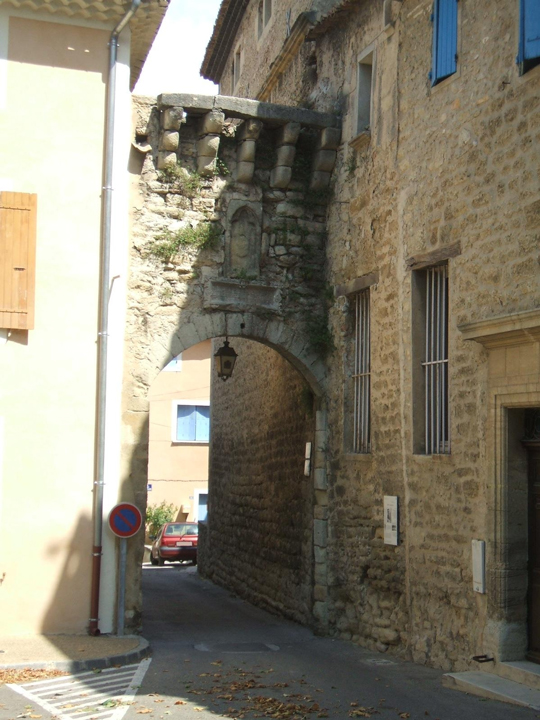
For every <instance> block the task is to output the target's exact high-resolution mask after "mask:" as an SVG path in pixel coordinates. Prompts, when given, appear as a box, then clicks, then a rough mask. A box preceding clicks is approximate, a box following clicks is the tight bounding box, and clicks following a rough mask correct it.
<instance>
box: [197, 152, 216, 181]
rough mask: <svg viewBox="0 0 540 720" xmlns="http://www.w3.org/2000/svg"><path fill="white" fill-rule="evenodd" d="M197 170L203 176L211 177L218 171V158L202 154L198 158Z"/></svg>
mask: <svg viewBox="0 0 540 720" xmlns="http://www.w3.org/2000/svg"><path fill="white" fill-rule="evenodd" d="M197 172H198V173H199V175H202V176H203V177H209V176H210V175H215V173H216V158H215V157H204V156H200V157H198V158H197Z"/></svg>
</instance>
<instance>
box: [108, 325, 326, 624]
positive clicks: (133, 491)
mask: <svg viewBox="0 0 540 720" xmlns="http://www.w3.org/2000/svg"><path fill="white" fill-rule="evenodd" d="M171 319H172V318H171ZM178 322H179V318H175V320H174V321H173V322H172V323H171V326H170V327H169V328H166V327H165V326H164V325H163V323H160V326H161V328H162V331H163V334H162V337H157V336H156V335H155V334H153V336H152V342H151V343H150V344H149V346H148V347H147V348H145V349H144V351H143V352H141V350H140V346H139V342H138V341H139V339H138V338H137V337H136V336H132V337H131V338H130V339H129V340H128V347H131V350H132V353H129V354H128V360H127V363H126V365H127V368H126V370H127V371H126V373H125V377H124V387H123V398H124V401H123V412H122V425H123V433H122V436H123V442H122V478H123V482H122V499H123V500H126V501H130V502H134V503H135V504H136V505H138V506H139V507H146V485H147V478H148V474H147V464H148V401H147V396H148V389H149V386H150V384H151V383H152V381H153V379H154V377H155V376H157V375H158V374H159V372H160V371H161V370H162V369H163V368H164V367H165V366H166V365H167V363H168V362H169V361H170V360H171V359H172V358H173V357H176V356H177V355H179V354H180V353H181V352H183V351H184V350H187V349H188V348H190V347H191V346H193V345H195V344H197V343H199V342H202V341H203V340H209V339H213V338H217V337H224V336H225V335H226V334H227V335H228V336H229V338H234V337H241V338H244V339H246V340H253V341H256V342H259V343H262V344H263V345H266V346H267V347H270V348H272V349H274V350H275V351H277V352H278V353H279V354H280V355H281V356H282V357H284V358H285V359H286V360H287V361H288V362H289V363H290V364H291V365H292V366H293V367H294V368H295V369H296V370H297V371H298V372H299V373H300V375H301V376H302V377H303V378H304V379H305V380H306V382H307V383H308V384H309V387H310V389H311V391H312V393H313V395H314V397H315V406H316V412H315V433H314V443H313V455H312V462H311V485H312V491H313V518H312V523H313V546H314V568H313V583H314V585H313V598H312V613H313V617H312V622H313V624H315V625H316V626H318V627H320V628H321V629H323V628H324V627H325V626H326V623H327V608H326V594H327V588H326V577H327V572H326V561H325V548H326V544H327V516H326V508H327V480H326V446H327V424H326V409H325V404H324V383H325V370H326V368H325V364H324V362H323V361H322V360H321V358H320V357H319V356H317V355H316V354H314V353H313V352H312V351H311V350H310V348H309V340H308V339H306V338H302V337H301V336H300V337H299V336H298V334H297V333H295V332H294V331H293V330H292V329H291V328H290V327H288V326H287V325H286V324H285V323H284V322H283V321H281V320H276V319H273V320H265V319H262V318H260V317H258V316H257V315H255V314H253V313H241V314H234V313H225V312H213V313H204V312H201V313H200V314H192V315H190V316H189V317H188V318H184V319H182V320H180V322H179V324H180V327H179V328H178V329H177V328H176V323H178ZM129 358H131V361H130V359H129ZM130 366H131V370H129V369H128V368H129V367H130ZM128 558H129V559H128V582H127V588H128V590H127V597H126V623H128V624H129V623H131V625H132V626H135V624H136V623H138V622H139V618H140V610H141V607H142V597H141V591H140V567H141V559H142V547H141V546H138V547H137V546H132V547H130V550H129V556H128Z"/></svg>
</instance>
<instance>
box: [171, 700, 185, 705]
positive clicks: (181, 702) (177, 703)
mask: <svg viewBox="0 0 540 720" xmlns="http://www.w3.org/2000/svg"><path fill="white" fill-rule="evenodd" d="M174 704H175V705H187V703H186V701H185V700H177V701H176V702H175V703H174Z"/></svg>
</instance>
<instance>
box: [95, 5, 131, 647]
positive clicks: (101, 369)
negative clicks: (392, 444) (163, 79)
mask: <svg viewBox="0 0 540 720" xmlns="http://www.w3.org/2000/svg"><path fill="white" fill-rule="evenodd" d="M141 2H142V0H133V1H132V3H131V7H130V8H129V10H128V11H127V13H126V14H125V15H124V17H123V18H122V19H121V20H120V22H119V23H118V25H117V26H116V27H115V28H114V30H113V31H112V33H111V37H110V40H109V73H108V83H107V101H106V102H107V104H106V120H105V157H104V186H103V194H102V196H101V264H100V272H101V277H100V292H99V331H98V377H97V393H96V394H97V397H96V437H95V466H94V505H93V524H94V534H93V548H92V588H91V595H90V626H89V633H90V635H99V627H98V624H99V585H100V576H101V554H102V542H103V486H104V484H105V483H104V478H105V417H106V401H107V345H108V334H109V289H110V288H109V285H110V264H111V262H110V261H111V258H110V255H111V215H112V190H113V188H112V181H113V149H114V114H115V103H116V65H117V60H118V36H119V35H120V33H121V32H122V30H123V29H124V28H125V27H126V25H127V24H128V22H129V21H130V20H131V18H132V17H133V15H135V13H136V12H137V10H138V8H139V6H140V4H141Z"/></svg>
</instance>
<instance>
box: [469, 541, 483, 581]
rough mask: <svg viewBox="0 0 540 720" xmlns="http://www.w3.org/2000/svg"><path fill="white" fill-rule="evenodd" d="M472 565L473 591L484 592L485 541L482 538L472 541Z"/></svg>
mask: <svg viewBox="0 0 540 720" xmlns="http://www.w3.org/2000/svg"><path fill="white" fill-rule="evenodd" d="M472 567H473V589H474V592H477V593H482V594H484V593H485V592H486V543H485V541H484V540H473V541H472Z"/></svg>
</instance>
